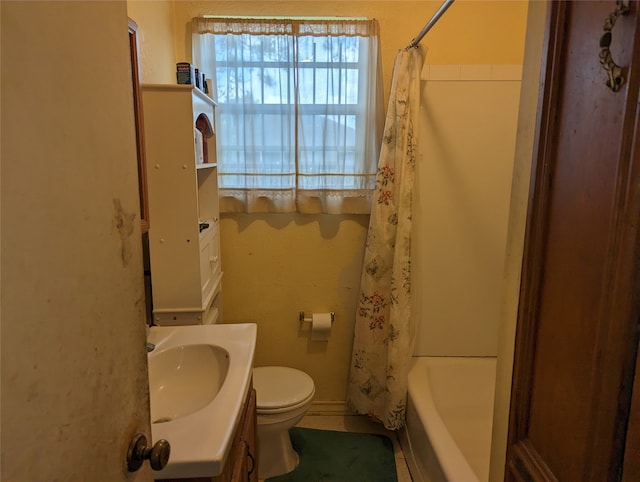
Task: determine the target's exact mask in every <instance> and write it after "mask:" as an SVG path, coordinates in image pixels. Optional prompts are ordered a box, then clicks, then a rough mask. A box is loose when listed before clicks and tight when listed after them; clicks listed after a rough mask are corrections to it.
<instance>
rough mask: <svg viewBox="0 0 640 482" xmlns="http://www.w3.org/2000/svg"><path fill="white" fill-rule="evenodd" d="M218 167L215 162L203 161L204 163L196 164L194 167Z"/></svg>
mask: <svg viewBox="0 0 640 482" xmlns="http://www.w3.org/2000/svg"><path fill="white" fill-rule="evenodd" d="M214 167H218V163H217V162H205V163H204V164H196V169H213V168H214Z"/></svg>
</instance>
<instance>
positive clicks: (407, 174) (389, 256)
mask: <svg viewBox="0 0 640 482" xmlns="http://www.w3.org/2000/svg"><path fill="white" fill-rule="evenodd" d="M423 58H424V57H423V52H422V50H421V49H420V47H417V48H410V49H407V50H401V51H399V52H398V55H397V56H396V60H395V64H394V68H393V81H392V84H391V94H390V98H389V104H388V107H387V115H386V121H385V127H384V136H383V139H382V147H381V151H380V158H379V162H378V173H377V178H376V188H375V193H374V201H373V206H372V208H371V218H370V221H369V231H368V235H367V243H366V248H365V255H364V264H363V267H362V278H361V282H360V299H359V305H358V311H357V313H356V323H355V339H354V345H353V353H352V358H351V371H350V377H349V387H348V393H347V398H348V402H349V405H350V406H351V407H352V408H353V409H354V410H355V411H356V412H357V413H361V414H367V415H369V416H371V417H373V418H376V419H378V420H380V421H381V422H383V423H384V426H385V427H386V428H387V429H390V430H396V429H399V428H401V427H402V426H403V425H404V418H405V403H406V398H407V375H408V372H409V363H410V361H411V356H412V353H413V339H414V327H413V323H412V320H411V313H410V303H411V257H410V254H411V253H410V251H411V202H412V190H413V182H414V181H413V178H414V169H415V161H416V147H417V145H416V144H417V138H416V136H417V134H418V133H417V128H418V115H419V109H420V70H421V68H422V63H423Z"/></svg>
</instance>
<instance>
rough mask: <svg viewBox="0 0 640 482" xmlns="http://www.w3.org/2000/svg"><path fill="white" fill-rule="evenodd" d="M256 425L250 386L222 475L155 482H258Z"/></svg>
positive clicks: (254, 395)
mask: <svg viewBox="0 0 640 482" xmlns="http://www.w3.org/2000/svg"><path fill="white" fill-rule="evenodd" d="M257 424H258V421H257V415H256V391H255V389H254V388H253V385H251V386H250V387H249V394H248V395H247V401H246V402H245V405H244V408H243V410H242V416H241V417H240V422H239V423H238V428H237V430H236V433H235V435H234V438H233V443H232V444H233V445H232V446H231V451H230V452H229V458H228V459H227V463H226V464H225V466H224V469H223V471H222V473H221V474H220V475H216V476H215V477H196V478H189V479H161V480H157V482H258V432H257V430H258V425H257Z"/></svg>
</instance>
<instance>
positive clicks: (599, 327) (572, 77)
mask: <svg viewBox="0 0 640 482" xmlns="http://www.w3.org/2000/svg"><path fill="white" fill-rule="evenodd" d="M615 7H616V3H615V2H613V1H600V2H595V1H593V2H592V1H589V2H553V3H552V5H551V7H550V17H549V29H548V39H547V41H548V52H547V65H546V68H545V69H543V71H544V72H545V86H544V99H543V102H542V103H541V106H542V107H541V108H542V110H541V112H540V115H539V119H540V125H539V128H538V143H537V150H538V152H537V158H536V160H535V162H534V165H535V167H534V172H533V176H532V177H533V180H532V196H531V198H530V213H529V219H528V225H527V236H526V237H527V241H526V245H525V259H524V262H523V276H522V287H521V300H520V308H519V315H518V316H519V319H518V335H517V341H516V359H515V365H514V378H513V392H512V409H511V419H510V434H509V447H510V448H509V453H508V470H507V474H508V475H507V478H508V479H510V480H560V481H575V480H580V481H588V480H593V481H604V480H616V478H617V477H618V475H619V473H618V472H619V466H620V465H621V462H622V454H623V451H624V443H623V441H624V436H625V433H626V432H625V431H626V425H625V423H624V422H625V421H626V417H627V416H628V409H629V398H630V386H631V381H632V377H633V363H632V362H633V361H635V356H636V349H637V331H636V322H637V316H638V313H637V311H638V302H637V296H636V295H634V293H637V291H638V290H637V287H638V280H637V279H636V276H635V273H636V271H637V267H638V261H637V259H638V254H637V252H638V251H637V243H636V241H635V240H637V233H636V229H635V224H637V219H638V217H639V216H640V210H638V208H637V205H636V204H637V203H636V204H634V203H633V202H630V196H632V195H633V192H632V189H630V188H633V187H634V186H637V185H638V182H639V180H640V178H637V176H636V174H634V172H635V171H634V164H637V156H636V157H634V156H633V155H632V151H631V148H630V145H631V142H632V140H633V139H635V138H637V134H638V132H637V127H636V125H635V115H636V112H637V107H638V106H637V101H638V85H639V84H638V75H637V74H638V57H639V56H640V48H639V46H638V38H639V37H638V32H637V29H638V28H637V25H638V17H637V7H638V4H637V2H632V4H631V6H630V11H629V13H628V14H627V15H626V16H625V17H620V18H619V19H618V21H617V23H616V26H615V29H614V32H613V33H614V42H613V43H612V50H615V57H616V61H618V62H619V63H620V64H621V65H624V66H630V68H629V69H627V70H626V71H625V75H626V76H627V83H626V84H625V85H624V86H623V88H622V89H620V91H619V92H617V93H614V92H612V91H611V90H610V89H609V88H608V87H606V86H605V85H604V84H605V80H606V78H607V77H606V74H605V72H604V71H603V69H602V67H601V65H600V62H599V57H598V53H599V48H598V39H599V37H600V35H601V34H602V27H603V23H604V20H605V18H606V17H607V16H608V15H609V14H610V13H611V12H612V11H613V10H614V9H615ZM634 49H635V50H634ZM634 176H636V177H635V178H634ZM621 441H622V442H621Z"/></svg>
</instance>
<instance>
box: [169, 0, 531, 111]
mask: <svg viewBox="0 0 640 482" xmlns="http://www.w3.org/2000/svg"><path fill="white" fill-rule="evenodd" d="M441 5H442V2H441V1H440V0H438V1H420V0H414V1H405V0H374V1H369V0H355V1H354V0H347V1H340V0H338V1H317V0H295V1H273V0H262V1H260V0H258V1H256V0H240V1H238V0H233V1H182V0H180V1H178V2H176V3H175V22H176V56H177V58H179V59H186V60H191V34H190V32H189V28H190V26H189V24H190V21H191V18H193V17H197V16H198V15H279V16H287V15H296V16H304V15H309V16H314V15H316V16H332V15H333V16H343V17H349V16H351V17H358V16H359V17H368V18H376V19H377V20H378V22H379V24H380V43H381V49H382V50H381V55H382V64H383V78H384V92H385V99H387V98H388V94H389V89H390V86H391V74H392V70H393V61H394V59H395V56H396V53H397V51H398V49H400V48H404V47H406V46H407V45H408V44H409V42H410V41H411V40H412V39H413V38H414V37H415V36H416V35H417V34H418V32H420V30H421V29H422V27H423V26H424V25H425V24H426V23H427V21H428V20H429V19H430V18H431V16H432V15H433V14H434V13H435V12H436V11H437V10H438V8H439V7H440V6H441ZM526 14H527V2H526V1H524V0H510V1H504V0H498V1H485V0H456V2H455V3H454V4H453V5H452V6H451V7H450V8H449V9H448V10H447V12H446V13H445V15H444V16H443V17H442V18H441V19H440V21H439V22H438V24H437V25H436V26H435V27H434V28H433V29H432V30H431V31H430V32H429V33H428V34H427V36H426V37H425V38H424V39H423V41H422V42H421V45H423V46H425V47H428V49H429V52H428V62H429V63H433V64H521V63H522V45H523V42H524V28H525V23H526Z"/></svg>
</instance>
